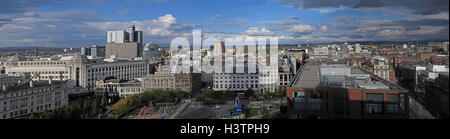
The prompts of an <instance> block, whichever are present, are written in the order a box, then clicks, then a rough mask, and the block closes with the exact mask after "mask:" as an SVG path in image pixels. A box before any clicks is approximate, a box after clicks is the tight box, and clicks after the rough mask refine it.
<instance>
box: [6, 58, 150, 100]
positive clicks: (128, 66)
mask: <svg viewBox="0 0 450 139" xmlns="http://www.w3.org/2000/svg"><path fill="white" fill-rule="evenodd" d="M150 67H151V64H150V63H148V62H147V61H145V60H130V59H102V58H97V59H88V58H87V57H86V56H82V55H79V54H77V55H63V56H61V57H59V58H53V59H39V60H26V59H22V58H20V57H18V56H14V57H11V58H10V59H9V60H8V61H7V63H6V74H21V73H30V74H31V76H33V78H32V79H33V80H49V79H50V78H54V79H56V78H60V77H62V78H63V80H68V81H69V84H70V85H71V86H73V87H74V90H72V91H71V92H72V93H81V92H89V91H93V90H94V88H95V87H96V82H97V81H99V80H102V79H104V78H106V77H110V76H114V77H115V78H117V79H124V80H132V79H135V78H142V77H143V76H145V75H146V74H148V73H149V72H150V69H151V68H150ZM34 75H39V76H34ZM37 78H39V79H37Z"/></svg>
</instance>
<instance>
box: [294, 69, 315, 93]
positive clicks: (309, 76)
mask: <svg viewBox="0 0 450 139" xmlns="http://www.w3.org/2000/svg"><path fill="white" fill-rule="evenodd" d="M319 85H320V77H319V66H318V65H305V67H304V69H303V70H302V73H301V75H300V77H299V79H298V80H297V82H296V83H295V86H293V87H297V88H315V87H318V86H319Z"/></svg>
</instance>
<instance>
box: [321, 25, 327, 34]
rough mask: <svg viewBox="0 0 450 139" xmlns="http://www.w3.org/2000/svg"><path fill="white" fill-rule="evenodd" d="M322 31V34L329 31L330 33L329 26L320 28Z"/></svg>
mask: <svg viewBox="0 0 450 139" xmlns="http://www.w3.org/2000/svg"><path fill="white" fill-rule="evenodd" d="M320 30H321V31H322V32H327V31H328V27H327V25H322V26H321V27H320Z"/></svg>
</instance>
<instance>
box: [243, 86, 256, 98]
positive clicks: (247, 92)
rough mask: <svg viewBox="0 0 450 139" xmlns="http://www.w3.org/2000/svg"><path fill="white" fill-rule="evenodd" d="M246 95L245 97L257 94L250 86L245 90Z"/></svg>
mask: <svg viewBox="0 0 450 139" xmlns="http://www.w3.org/2000/svg"><path fill="white" fill-rule="evenodd" d="M244 95H245V97H247V98H250V97H253V96H254V95H255V92H254V91H253V89H251V88H249V89H247V90H246V91H245V92H244Z"/></svg>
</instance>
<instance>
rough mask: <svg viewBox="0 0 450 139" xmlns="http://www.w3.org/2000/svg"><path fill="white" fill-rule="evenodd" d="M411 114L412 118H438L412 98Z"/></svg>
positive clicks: (410, 103)
mask: <svg viewBox="0 0 450 139" xmlns="http://www.w3.org/2000/svg"><path fill="white" fill-rule="evenodd" d="M409 110H410V112H409V115H410V118H411V119H436V118H435V117H434V116H433V115H431V114H430V112H428V110H426V109H425V107H423V106H422V105H421V104H420V103H419V102H417V101H416V100H415V99H413V98H410V100H409Z"/></svg>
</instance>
